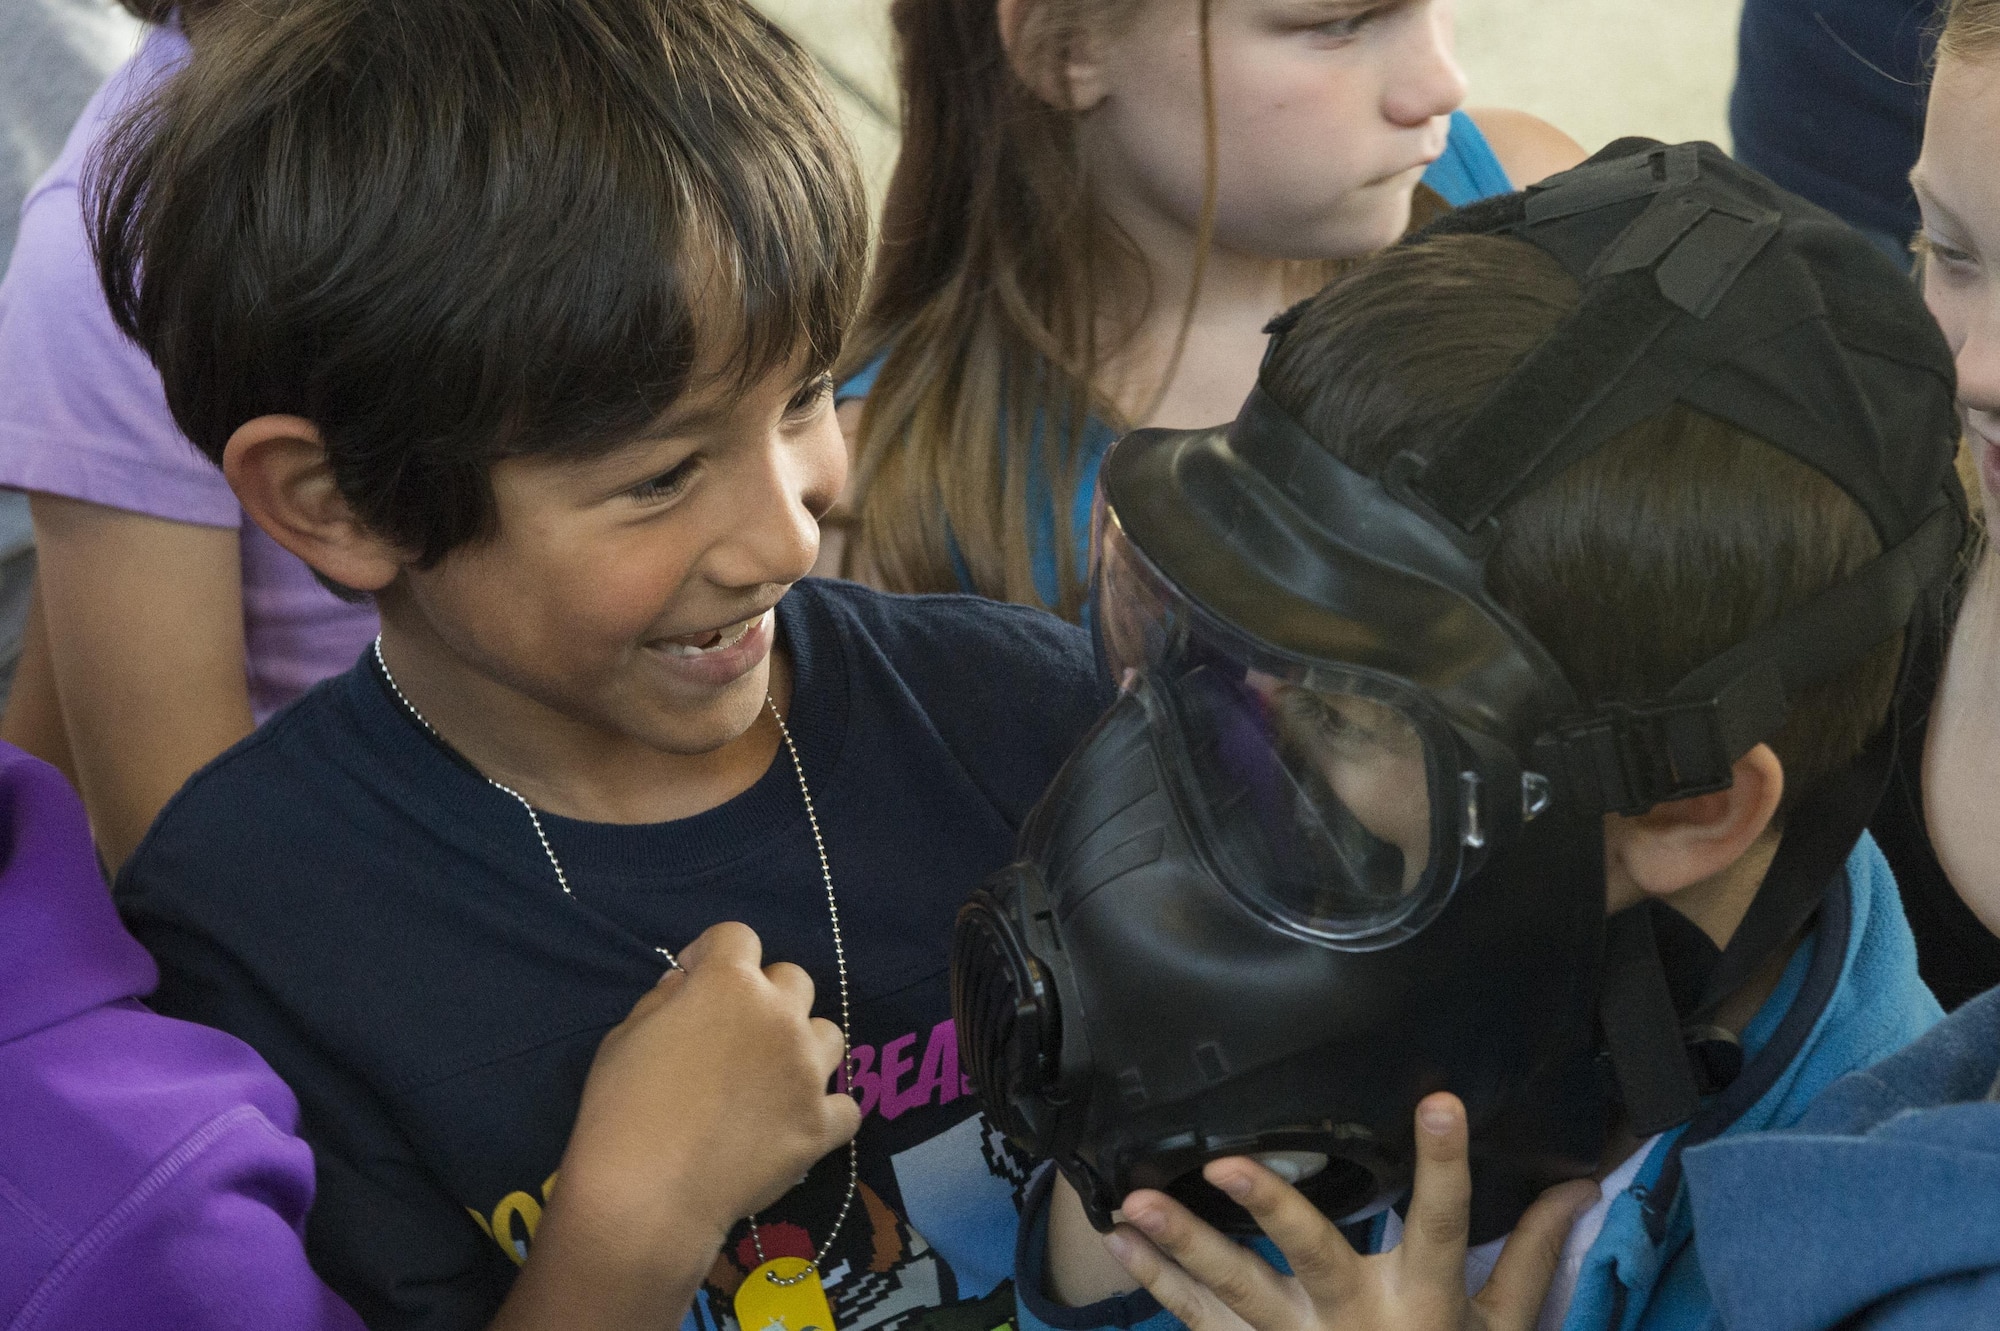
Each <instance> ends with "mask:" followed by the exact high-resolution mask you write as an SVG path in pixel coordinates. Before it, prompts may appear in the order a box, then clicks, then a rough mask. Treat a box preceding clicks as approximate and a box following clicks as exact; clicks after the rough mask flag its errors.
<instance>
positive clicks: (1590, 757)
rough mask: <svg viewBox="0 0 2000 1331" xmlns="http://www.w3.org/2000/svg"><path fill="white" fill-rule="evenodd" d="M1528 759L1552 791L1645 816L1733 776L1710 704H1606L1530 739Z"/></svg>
mask: <svg viewBox="0 0 2000 1331" xmlns="http://www.w3.org/2000/svg"><path fill="white" fill-rule="evenodd" d="M1535 760H1536V763H1537V765H1538V766H1539V767H1540V769H1541V771H1542V772H1543V774H1544V775H1546V776H1547V777H1548V778H1549V779H1550V780H1551V781H1552V782H1554V783H1556V785H1557V788H1558V789H1560V790H1565V791H1568V792H1569V795H1570V798H1572V799H1574V800H1576V801H1577V802H1578V804H1579V805H1587V806H1592V807H1595V808H1596V809H1597V810H1598V811H1600V812H1603V813H1617V814H1625V815H1632V814H1641V813H1645V812H1646V811H1647V810H1648V809H1651V808H1653V807H1654V806H1655V805H1658V804H1663V803H1665V802H1667V801H1668V800H1677V799H1687V798H1689V797H1690V796H1694V795H1706V794H1709V793H1711V792H1713V791H1717V790H1727V789H1729V787H1730V785H1731V784H1732V782H1733V781H1734V779H1735V778H1734V776H1733V775H1732V773H1731V768H1732V766H1733V765H1734V762H1735V755H1733V754H1732V753H1730V752H1729V745H1728V743H1727V741H1726V739H1725V738H1724V735H1723V727H1722V716H1721V709H1720V707H1719V706H1718V705H1717V704H1716V703H1715V702H1714V701H1713V700H1705V701H1700V702H1679V703H1658V704H1648V705H1644V706H1633V705H1631V704H1627V703H1607V704H1605V705H1604V706H1602V707H1600V708H1599V709H1598V710H1597V711H1595V712H1593V713H1591V714H1590V715H1589V716H1586V717H1579V718H1575V719H1573V720H1567V721H1561V722H1558V723H1557V724H1556V725H1555V726H1554V727H1553V728H1551V729H1550V731H1549V732H1548V733H1547V734H1545V735H1543V736H1542V737H1541V738H1540V739H1538V740H1536V741H1535Z"/></svg>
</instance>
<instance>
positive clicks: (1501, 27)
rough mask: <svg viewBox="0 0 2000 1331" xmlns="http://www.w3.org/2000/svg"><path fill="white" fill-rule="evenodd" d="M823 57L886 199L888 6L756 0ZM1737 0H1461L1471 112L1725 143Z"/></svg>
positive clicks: (1590, 130) (1608, 134)
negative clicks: (1513, 110)
mask: <svg viewBox="0 0 2000 1331" xmlns="http://www.w3.org/2000/svg"><path fill="white" fill-rule="evenodd" d="M758 3H759V4H760V5H761V6H762V7H763V9H764V10H765V12H766V13H768V14H770V15H771V16H772V17H773V18H775V19H776V20H777V21H778V22H780V23H782V24H784V25H785V27H786V28H788V29H789V30H790V31H791V32H792V33H793V34H794V35H796V36H797V37H798V38H799V39H800V40H801V41H803V42H805V43H806V45H807V46H809V47H810V48H811V49H812V50H813V52H814V53H815V54H816V55H817V56H818V57H819V58H820V60H821V63H822V65H823V66H824V67H825V68H826V69H827V71H828V73H829V76H830V77H831V79H832V81H833V82H834V84H835V87H836V89H837V91H838V94H839V96H840V99H841V105H842V109H843V111H844V112H845V113H846V116H847V121H848V125H849V128H850V129H851V130H852V131H853V133H854V136H855V141H856V143H857V144H858V145H859V147H860V149H861V155H862V159H863V162H864V164H865V166H866V169H867V170H868V173H869V177H870V181H871V183H872V184H873V185H874V186H875V187H876V189H877V190H878V191H879V190H880V188H881V186H882V184H883V183H884V182H886V180H887V178H888V172H889V169H890V167H891V166H892V165H893V164H894V160H895V151H896V133H895V128H894V108H895V105H896V91H895V72H894V70H893V69H892V68H891V67H890V41H889V28H888V4H887V0H758ZM1741 10H1742V0H1458V53H1459V59H1460V61H1461V62H1462V63H1463V64H1464V66H1465V70H1466V74H1467V76H1468V78H1469V79H1470V81H1471V84H1472V94H1471V100H1472V102H1473V104H1474V105H1489V106H1514V107H1519V108H1521V109H1522V110H1526V111H1532V112H1534V113H1535V114H1536V115H1539V116H1541V117H1542V118H1544V119H1545V120H1548V121H1550V122H1552V123H1553V124H1556V125H1559V126H1561V127H1562V128H1563V129H1565V130H1567V131H1568V132H1569V133H1570V134H1571V135H1573V136H1574V137H1575V138H1576V139H1577V141H1578V142H1580V143H1582V144H1583V145H1584V147H1585V148H1588V149H1591V150H1593V151H1594V150H1596V149H1597V148H1600V147H1602V146H1603V145H1604V144H1606V143H1609V142H1610V141H1611V140H1613V139H1615V138H1618V137H1620V136H1621V135H1625V134H1646V135H1650V136H1652V137H1653V138H1657V139H1665V140H1668V141H1669V142H1674V141H1679V140H1682V139H1709V140H1712V141H1713V142H1716V143H1720V144H1723V145H1724V146H1727V144H1728V132H1729V131H1728V105H1729V85H1730V82H1731V80H1732V79H1734V77H1735V73H1736V20H1737V16H1738V14H1739V13H1740V12H1741Z"/></svg>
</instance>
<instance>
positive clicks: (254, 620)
mask: <svg viewBox="0 0 2000 1331" xmlns="http://www.w3.org/2000/svg"><path fill="white" fill-rule="evenodd" d="M186 57H187V41H186V39H185V38H183V37H182V36H181V34H180V33H179V32H178V31H177V30H174V29H171V28H159V29H155V30H154V31H152V32H150V33H148V34H147V35H146V39H145V42H144V43H143V44H142V45H141V46H140V48H139V52H138V54H137V55H135V56H133V57H132V59H131V60H130V61H128V62H127V63H126V64H125V66H124V68H122V69H120V70H119V71H118V72H117V73H116V74H114V75H112V76H111V80H110V82H108V83H106V84H105V85H104V87H103V89H101V90H100V91H99V92H98V94H97V96H96V97H94V98H92V99H91V102H90V105H89V106H88V107H86V108H85V110H84V113H83V118H82V119H80V120H79V121H77V124H76V128H75V130H73V131H72V132H71V134H70V136H69V142H68V144H67V145H65V146H64V148H63V151H62V156H60V157H58V158H57V159H56V162H55V165H54V166H52V167H50V168H49V171H48V174H46V175H44V176H43V177H42V179H41V180H40V181H39V182H38V183H37V184H36V186H35V188H34V190H33V191H32V192H30V193H29V195H28V201H27V203H26V204H25V205H24V206H23V208H22V210H21V234H20V238H19V240H18V241H16V243H15V246H14V257H13V262H12V263H11V264H10V265H9V266H8V269H7V276H6V279H5V280H4V281H0V486H12V487H15V488H18V489H22V490H37V491H41V492H43V493H46V494H54V495H62V496H64V497H66V498H70V499H80V500H84V501H86V502H88V503H92V504H101V505H103V506H105V507H107V508H117V509H125V510H128V511H130V512H134V513H145V514H148V515H150V516H152V517H157V518H167V519H170V520H172V521H175V522H188V523H194V524H197V525H200V526H204V527H229V528H234V529H235V530H237V531H239V532H240V533H241V536H242V541H241V544H242V551H243V556H242V557H243V635H244V643H245V647H246V649H247V653H248V667H249V685H250V708H251V712H252V714H253V715H255V716H256V718H257V720H258V721H260V722H261V721H263V719H264V718H265V717H267V716H269V715H270V714H271V713H272V712H274V711H276V710H277V709H278V708H280V707H282V706H284V705H285V704H286V703H288V702H290V701H291V700H292V699H293V698H296V697H297V696H298V695H299V694H301V693H303V692H304V691H305V690H306V689H308V688H310V687H312V686H313V685H314V684H316V683H318V682H319V681H320V680H322V679H325V678H326V677H327V676H329V675H334V674H338V673H339V672H341V671H343V670H345V669H347V668H348V667H349V666H351V665H353V664H354V661H355V658H356V657H357V656H359V655H360V654H361V650H362V648H363V647H365V646H366V645H367V643H368V640H369V639H370V638H372V637H374V636H375V627H376V618H375V608H374V607H373V606H372V605H349V604H347V603H346V602H343V601H341V600H339V599H338V598H337V597H335V596H334V595H333V594H332V593H331V592H328V591H327V590H326V589H325V588H323V587H321V586H320V585H319V584H318V583H317V582H315V581H314V580H313V576H312V574H311V572H310V571H309V570H308V569H307V568H306V566H305V565H304V564H303V563H301V562H300V561H299V560H298V559H297V558H296V557H295V556H293V555H291V554H290V553H288V552H287V551H285V550H284V549H283V548H282V547H280V546H279V545H278V544H277V543H276V542H275V541H273V540H272V539H271V538H270V537H268V536H266V535H265V534H264V533H263V531H262V530H261V529H259V528H258V527H257V525H256V524H255V523H253V522H251V521H250V520H249V519H248V518H247V517H245V516H244V513H243V509H242V507H241V506H240V505H239V504H237V502H236V497H235V496H234V495H233V494H231V493H230V490H229V485H228V483H227V482H225V481H224V480H223V478H222V472H221V471H220V470H219V469H218V468H217V467H216V466H215V465H214V464H213V463H211V462H209V460H208V459H207V458H205V457H203V456H202V455H201V454H200V453H199V452H197V451H196V450H195V447H194V446H193V445H192V444H190V443H189V442H188V441H187V439H186V438H185V437H184V436H183V435H182V434H181V433H180V431H179V430H177V429H176V428H175V427H174V421H173V417H172V416H171V415H169V414H168V412H167V403H166V396H165V393H164V392H163V390H162V389H161V387H160V378H159V375H158V374H157V373H155V372H154V370H153V365H152V362H151V361H149V360H147V359H146V355H145V353H144V352H142V351H141V350H139V348H138V347H137V346H136V345H134V344H133V343H132V342H131V341H130V340H128V339H127V338H126V337H125V335H124V334H123V333H121V332H119V331H118V326H117V325H116V324H115V323H113V322H112V319H111V311H110V310H109V308H108V307H107V306H106V305H105V303H104V295H103V292H102V291H101V290H100V289H99V287H98V285H97V270H96V269H95V268H94V267H93V266H92V264H91V259H90V251H89V247H88V242H87V241H86V239H85V233H84V223H83V211H82V206H81V202H80V195H79V191H78V178H79V176H80V174H81V173H82V171H83V169H84V166H85V164H86V162H87V160H88V157H89V154H90V151H91V149H92V148H93V147H95V146H96V143H97V140H98V138H99V137H100V136H101V135H102V134H103V132H104V131H105V129H106V128H107V126H108V125H109V123H110V122H111V121H112V120H113V119H114V118H115V117H116V116H117V114H118V112H119V111H120V110H121V109H123V107H124V106H125V104H126V103H127V102H128V101H129V100H130V99H131V98H132V97H133V96H135V95H137V94H139V93H143V92H144V91H145V90H146V89H147V88H148V87H150V86H151V85H152V83H153V81H154V80H155V79H157V78H159V77H161V76H162V75H164V74H167V73H171V72H172V70H173V69H174V68H175V67H176V66H178V65H179V64H180V62H181V61H182V60H184V59H185V58H186Z"/></svg>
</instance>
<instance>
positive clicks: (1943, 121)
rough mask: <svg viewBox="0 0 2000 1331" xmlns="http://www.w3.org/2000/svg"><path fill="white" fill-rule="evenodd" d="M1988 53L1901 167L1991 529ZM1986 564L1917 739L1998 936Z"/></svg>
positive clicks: (1965, 68) (1928, 820)
mask: <svg viewBox="0 0 2000 1331" xmlns="http://www.w3.org/2000/svg"><path fill="white" fill-rule="evenodd" d="M1996 141H2000V61H1994V62H1987V61H1966V60H1962V59H1957V58H1954V57H1946V58H1945V59H1943V60H1942V61H1941V62H1940V63H1939V65H1938V70H1937V76H1936V79H1935V81H1934V82H1933V83H1932V85H1931V99H1930V112H1929V115H1928V119H1927V123H1926V125H1925V128H1924V149H1923V155H1922V157H1921V158H1920V159H1919V160H1918V162H1917V167H1916V170H1915V171H1914V172H1912V173H1911V177H1910V179H1911V183H1912V184H1913V185H1915V187H1916V192H1917V201H1918V203H1919V204H1920V205H1921V206H1922V209H1923V216H1924V229H1923V235H1922V238H1921V240H1920V242H1919V247H1920V248H1921V249H1922V250H1923V252H1924V299H1925V300H1926V302H1928V303H1929V305H1930V308H1931V313H1932V314H1934V315H1935V316H1937V321H1938V323H1939V324H1940V325H1941V326H1942V327H1943V329H1944V334H1945V339H1946V341H1948V342H1949V343H1950V344H1951V350H1952V355H1953V357H1954V358H1955V359H1956V361H1957V363H1958V396H1959V407H1960V411H1961V414H1962V415H1963V417H1964V421H1965V435H1966V445H1967V447H1968V448H1970V449H1971V451H1972V456H1973V459H1974V461H1975V463H1976V465H1977V470H1978V473H1979V489H1980V502H1981V504H1982V505H1983V506H1984V508H1985V510H1986V524H1987V530H1988V531H1989V532H2000V172H1996V171H1994V170H1993V144H1994V143H1995V142H1996ZM1994 571H1995V569H1994V566H1993V565H1992V562H1991V559H1990V557H1989V562H1988V565H1987V567H1986V568H1985V569H1984V570H1982V572H1981V574H1980V576H1979V577H1978V578H1977V579H1976V580H1975V582H1974V584H1973V586H1972V589H1971V593H1970V594H1969V595H1968V597H1967V599H1966V603H1965V606H1964V608H1963V609H1962V610H1961V611H1960V619H1959V623H1958V626H1957V628H1956V629H1955V630H1954V633H1953V637H1952V647H1951V655H1950V658H1949V661H1948V664H1947V668H1946V672H1945V677H1944V682H1943V685H1942V686H1941V688H1940V691H1939V695H1938V699H1937V702H1936V704H1935V705H1934V706H1933V708H1932V711H1931V724H1930V732H1929V736H1928V738H1927V740H1926V741H1925V744H1924V771H1923V794H1924V822H1925V825H1926V827H1927V828H1928V829H1929V832H1930V836H1931V843H1932V845H1933V846H1935V847H1936V849H1937V855H1938V861H1939V863H1941V864H1942V865H1943V866H1944V870H1945V873H1946V874H1947V875H1948V876H1949V877H1950V878H1951V882H1952V886H1953V887H1955V888H1956V889H1958V894H1959V895H1960V896H1961V897H1963V898H1964V899H1965V903H1966V905H1968V906H1970V907H1971V908H1972V910H1973V912H1974V913H1975V914H1976V915H1978V916H1979V918H1980V920H1981V921H1982V922H1983V923H1984V924H1985V925H1986V927H1987V928H1988V929H1991V930H1993V931H1994V932H1996V933H2000V824H1996V823H1995V820H1994V818H1993V815H1992V810H1991V798H1990V792H1991V791H1992V790H1993V789H1994V784H1995V782H1996V780H2000V744H1996V743H1995V736H1996V734H2000V603H1996V600H1995V595H1996V586H1995V583H1994V579H1993V576H1992V575H1993V573H1994Z"/></svg>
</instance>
